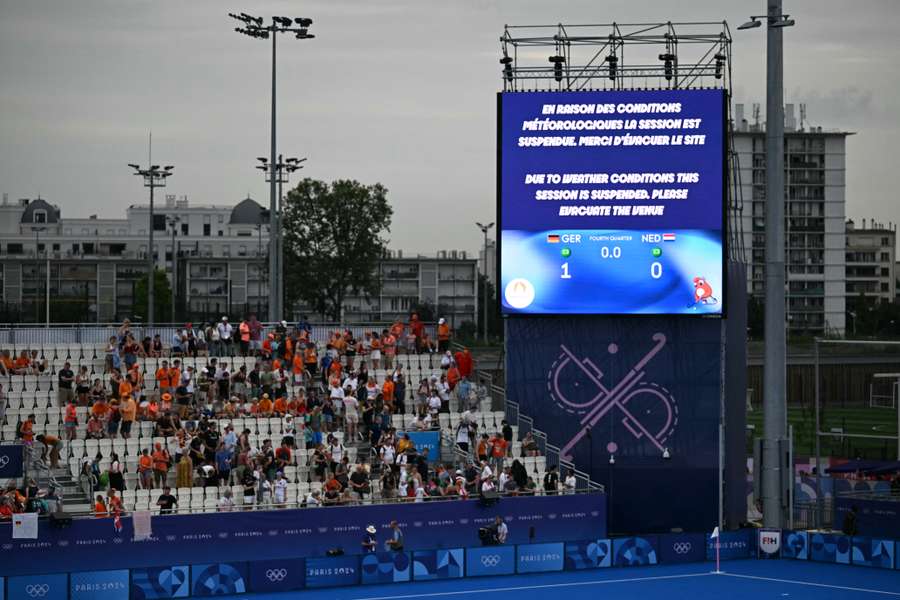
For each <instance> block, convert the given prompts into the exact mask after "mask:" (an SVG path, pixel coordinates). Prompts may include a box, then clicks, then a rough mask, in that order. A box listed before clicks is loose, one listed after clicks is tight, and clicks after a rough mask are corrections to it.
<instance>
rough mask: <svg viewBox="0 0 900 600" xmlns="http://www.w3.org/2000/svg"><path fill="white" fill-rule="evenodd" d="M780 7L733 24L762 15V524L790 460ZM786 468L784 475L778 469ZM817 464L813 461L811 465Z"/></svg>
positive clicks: (787, 22)
mask: <svg viewBox="0 0 900 600" xmlns="http://www.w3.org/2000/svg"><path fill="white" fill-rule="evenodd" d="M789 16H790V15H786V14H783V13H782V12H781V0H768V11H767V14H765V15H756V16H752V17H750V20H749V21H747V22H746V23H744V24H743V25H741V26H740V27H738V29H740V30H746V29H755V28H757V27H760V26H761V25H762V22H761V21H760V19H766V23H767V24H768V30H767V33H766V40H767V41H766V296H767V297H768V300H769V301H768V302H766V310H765V327H764V331H765V339H766V354H765V363H764V366H763V385H764V393H765V396H764V398H763V402H764V404H763V447H762V471H761V478H762V501H763V524H764V525H765V526H766V527H777V528H781V527H782V526H784V521H785V519H784V509H783V502H782V499H783V496H784V494H785V493H786V490H784V489H782V488H783V485H782V483H783V482H788V483H787V485H793V480H794V477H793V469H794V466H793V465H786V464H784V460H783V453H782V452H781V446H782V444H784V440H785V439H786V438H787V409H786V406H787V399H786V397H785V394H786V389H787V373H786V370H787V366H786V348H785V337H786V336H785V319H784V313H785V307H784V304H785V289H784V286H785V272H784V106H783V102H784V40H783V35H782V34H783V32H782V29H784V28H785V27H791V26H792V25H793V24H794V20H793V19H789V18H788V17H789ZM784 468H787V469H790V472H789V473H787V475H788V477H787V478H786V477H785V475H786V474H785V473H782V469H784ZM819 468H820V465H816V470H818V469H819Z"/></svg>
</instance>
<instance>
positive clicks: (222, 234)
mask: <svg viewBox="0 0 900 600" xmlns="http://www.w3.org/2000/svg"><path fill="white" fill-rule="evenodd" d="M224 235H225V232H224V231H222V230H221V229H220V230H219V237H222V236H224Z"/></svg>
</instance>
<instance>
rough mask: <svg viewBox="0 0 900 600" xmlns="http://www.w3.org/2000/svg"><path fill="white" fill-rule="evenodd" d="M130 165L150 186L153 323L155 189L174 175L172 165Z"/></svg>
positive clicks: (149, 298)
mask: <svg viewBox="0 0 900 600" xmlns="http://www.w3.org/2000/svg"><path fill="white" fill-rule="evenodd" d="M128 166H129V167H131V168H132V169H134V174H135V175H138V176H139V177H143V178H144V187H148V188H150V219H149V225H150V226H149V227H148V229H149V230H150V236H149V245H148V246H147V324H148V325H150V326H152V325H153V316H154V315H153V292H154V289H153V288H154V287H155V286H154V280H155V274H156V259H155V257H154V253H153V190H154V189H156V188H159V187H166V179H167V178H169V177H171V176H172V169H174V168H175V167H173V166H172V165H167V166H165V167H162V168H160V166H159V165H150V166H148V167H147V168H146V169H142V168H141V167H140V166H139V165H136V164H134V163H128Z"/></svg>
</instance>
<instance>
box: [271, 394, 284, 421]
mask: <svg viewBox="0 0 900 600" xmlns="http://www.w3.org/2000/svg"><path fill="white" fill-rule="evenodd" d="M272 410H273V411H274V412H275V416H276V417H283V416H284V415H286V414H287V401H286V400H285V399H284V397H283V396H279V397H278V398H275V404H273V405H272Z"/></svg>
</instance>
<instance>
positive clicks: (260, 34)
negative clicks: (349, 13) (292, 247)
mask: <svg viewBox="0 0 900 600" xmlns="http://www.w3.org/2000/svg"><path fill="white" fill-rule="evenodd" d="M228 16H229V17H231V18H232V19H235V20H237V21H240V22H241V23H243V27H236V28H235V31H236V32H238V33H241V34H243V35H246V36H248V37H252V38H257V39H263V40H267V39H269V37H270V36H271V38H272V123H271V148H270V153H269V163H270V164H275V152H276V150H275V140H276V119H275V114H276V113H275V98H276V95H275V80H276V70H275V56H276V53H275V40H276V38H277V37H278V36H276V35H275V34H276V33H288V32H290V33H294V34H295V37H296V39H298V40H305V39H311V38H314V37H315V36H314V35H310V33H309V27H310V25H312V19H308V18H305V17H298V18H294V19H292V18H290V17H272V24H271V25H267V26H265V27H264V26H263V19H262V17H253V16H250V15H248V14H247V13H239V14H235V13H228ZM295 24H296V27H295V26H294V25H295ZM275 184H276V181H275V178H274V177H273V178H272V180H271V182H270V184H269V321H277V320H279V319H281V317H282V315H281V313H282V306H281V301H282V299H281V296H279V293H278V290H279V288H280V285H281V284H280V282H281V279H282V273H281V263H280V258H281V257H280V255H279V253H278V248H279V247H280V243H279V237H280V233H281V229H280V227H279V224H278V218H279V215H278V207H277V202H276V189H275Z"/></svg>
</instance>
